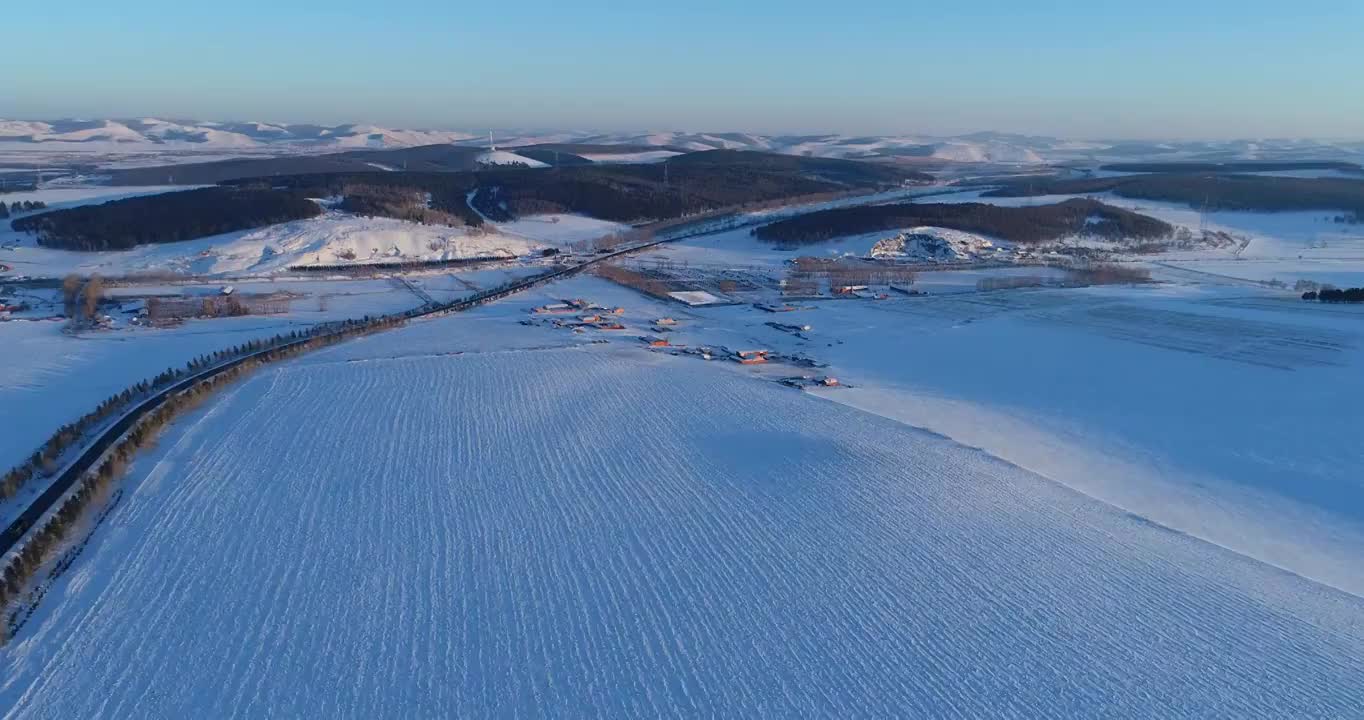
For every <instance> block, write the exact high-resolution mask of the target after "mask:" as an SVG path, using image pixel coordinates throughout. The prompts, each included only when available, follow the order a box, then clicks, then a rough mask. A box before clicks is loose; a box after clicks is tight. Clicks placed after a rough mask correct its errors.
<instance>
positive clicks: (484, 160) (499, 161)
mask: <svg viewBox="0 0 1364 720" xmlns="http://www.w3.org/2000/svg"><path fill="white" fill-rule="evenodd" d="M475 162H477V163H478V164H480V165H525V166H526V167H533V168H542V167H549V165H548V164H546V163H542V162H540V161H539V160H535V159H533V158H528V157H526V156H524V155H517V154H516V153H513V152H507V151H506V150H489V151H487V152H484V153H480V154H479V156H478V157H477V158H475Z"/></svg>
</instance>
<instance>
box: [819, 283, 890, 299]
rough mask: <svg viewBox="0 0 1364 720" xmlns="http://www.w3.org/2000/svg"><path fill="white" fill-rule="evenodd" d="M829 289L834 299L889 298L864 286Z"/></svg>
mask: <svg viewBox="0 0 1364 720" xmlns="http://www.w3.org/2000/svg"><path fill="white" fill-rule="evenodd" d="M829 289H830V290H831V291H833V294H834V297H842V298H849V297H853V298H860V299H862V300H885V299H886V298H889V297H890V295H888V294H886V293H883V292H876V291H874V290H872V289H871V288H870V287H867V286H866V285H835V286H833V287H831V288H829Z"/></svg>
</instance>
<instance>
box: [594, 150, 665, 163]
mask: <svg viewBox="0 0 1364 720" xmlns="http://www.w3.org/2000/svg"><path fill="white" fill-rule="evenodd" d="M681 154H682V153H679V152H673V151H671V150H652V151H647V152H635V153H584V154H582V155H580V156H579V157H584V158H587V159H588V160H591V161H592V162H596V163H651V162H658V161H660V160H667V159H668V158H670V157H677V156H678V155H681Z"/></svg>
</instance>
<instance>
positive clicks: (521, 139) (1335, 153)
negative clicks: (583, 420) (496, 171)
mask: <svg viewBox="0 0 1364 720" xmlns="http://www.w3.org/2000/svg"><path fill="white" fill-rule="evenodd" d="M489 142H490V138H489V137H488V135H487V134H486V133H482V132H479V133H471V132H465V131H459V130H422V129H415V130H414V129H396V128H386V127H380V126H376V125H362V124H345V125H332V126H328V125H315V124H283V123H269V122H258V121H248V122H207V121H199V120H167V119H160V118H152V117H143V118H133V119H128V118H123V119H112V118H105V119H88V120H48V121H34V120H0V150H4V151H9V152H14V151H23V150H25V149H32V150H35V151H65V152H71V153H91V154H93V153H108V154H120V153H125V154H126V153H158V152H169V153H181V154H199V153H218V154H219V155H232V154H234V153H241V154H244V155H249V154H255V155H259V154H293V153H321V152H342V151H347V150H392V149H400V148H412V147H420V146H427V145H459V146H465V147H479V148H484V149H486V147H487V145H488V143H489ZM491 142H492V143H494V144H495V145H497V146H498V148H500V149H503V150H512V151H514V150H515V149H516V148H518V147H526V146H529V145H536V146H543V147H544V148H545V149H550V148H554V147H556V146H559V147H563V148H565V149H567V148H568V147H571V146H573V145H584V146H592V147H594V148H596V149H594V150H593V152H596V153H599V154H600V153H601V152H603V151H602V150H601V149H600V148H601V146H621V147H622V150H621V154H622V155H624V154H632V155H635V156H637V157H638V159H639V160H640V161H647V160H657V159H661V158H662V157H666V153H669V152H673V153H685V152H694V151H698V150H758V151H763V152H775V153H781V154H787V155H805V156H811V157H825V158H841V159H887V160H891V159H893V160H900V161H907V162H940V163H991V164H1004V165H1037V164H1044V163H1066V162H1123V161H1139V160H1151V159H1160V160H1163V161H1175V160H1189V161H1203V162H1231V161H1255V160H1263V161H1269V160H1306V159H1311V160H1337V159H1339V160H1355V161H1357V160H1359V159H1361V158H1364V142H1327V141H1316V140H1302V139H1282V140H1228V141H1180V142H1176V141H1170V142H1155V141H1122V140H1114V141H1074V140H1065V139H1060V138H1052V137H1046V136H1035V135H1019V134H1013V133H996V132H977V133H971V134H967V135H957V136H950V137H934V136H927V135H872V136H847V135H838V134H823V135H761V134H755V133H742V132H716V133H697V132H677V131H667V132H637V133H635V132H622V133H601V132H575V131H567V132H520V131H502V132H497V133H494V134H493V137H492V138H491ZM645 151H651V152H645ZM570 152H571V150H570Z"/></svg>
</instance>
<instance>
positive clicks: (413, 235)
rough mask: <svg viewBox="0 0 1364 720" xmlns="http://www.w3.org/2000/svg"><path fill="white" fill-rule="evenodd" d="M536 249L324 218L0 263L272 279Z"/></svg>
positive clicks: (464, 232) (458, 233) (36, 268)
mask: <svg viewBox="0 0 1364 720" xmlns="http://www.w3.org/2000/svg"><path fill="white" fill-rule="evenodd" d="M10 235H11V236H14V237H16V238H22V237H24V236H21V235H19V234H18V233H11V234H10ZM3 237H4V236H3V235H0V238H3ZM536 247H537V244H536V243H534V242H532V241H529V240H526V239H525V238H522V237H516V236H512V235H506V234H500V233H486V234H485V233H478V232H470V231H469V230H468V229H467V228H463V227H459V228H454V227H447V226H443V225H420V224H417V223H411V222H406V221H403V220H395V219H392V218H365V217H359V216H354V215H349V214H346V213H342V212H328V213H326V214H325V215H323V216H321V217H317V218H309V219H306V220H295V221H292V222H287V223H281V224H278V225H271V226H268V227H264V228H260V229H257V230H248V231H241V232H235V233H228V234H226V235H214V236H210V237H205V238H199V239H197V240H186V241H183V242H176V243H162V244H156V245H141V246H138V247H136V248H132V249H129V250H117V251H107V252H74V251H67V250H54V249H50V248H44V247H38V246H36V245H34V244H33V242H32V239H31V238H30V239H28V240H27V244H25V245H21V246H19V247H17V248H14V249H12V250H9V251H0V262H5V263H7V264H10V265H13V266H14V272H16V273H20V274H26V275H31V276H46V277H58V276H61V275H65V274H66V273H68V272H80V273H83V274H89V273H94V272H98V273H101V274H104V275H121V274H126V273H133V272H147V271H167V272H174V273H181V274H194V275H216V276H234V275H262V274H271V273H278V272H282V271H284V270H286V269H288V268H289V267H290V266H293V265H335V264H356V265H362V264H366V263H377V262H394V261H417V260H420V261H434V260H452V259H462V258H475V257H490V256H497V257H508V258H511V257H519V256H521V255H526V254H528V253H530V252H532V251H534V250H535V249H536ZM348 256H353V257H350V258H349V259H348Z"/></svg>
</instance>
